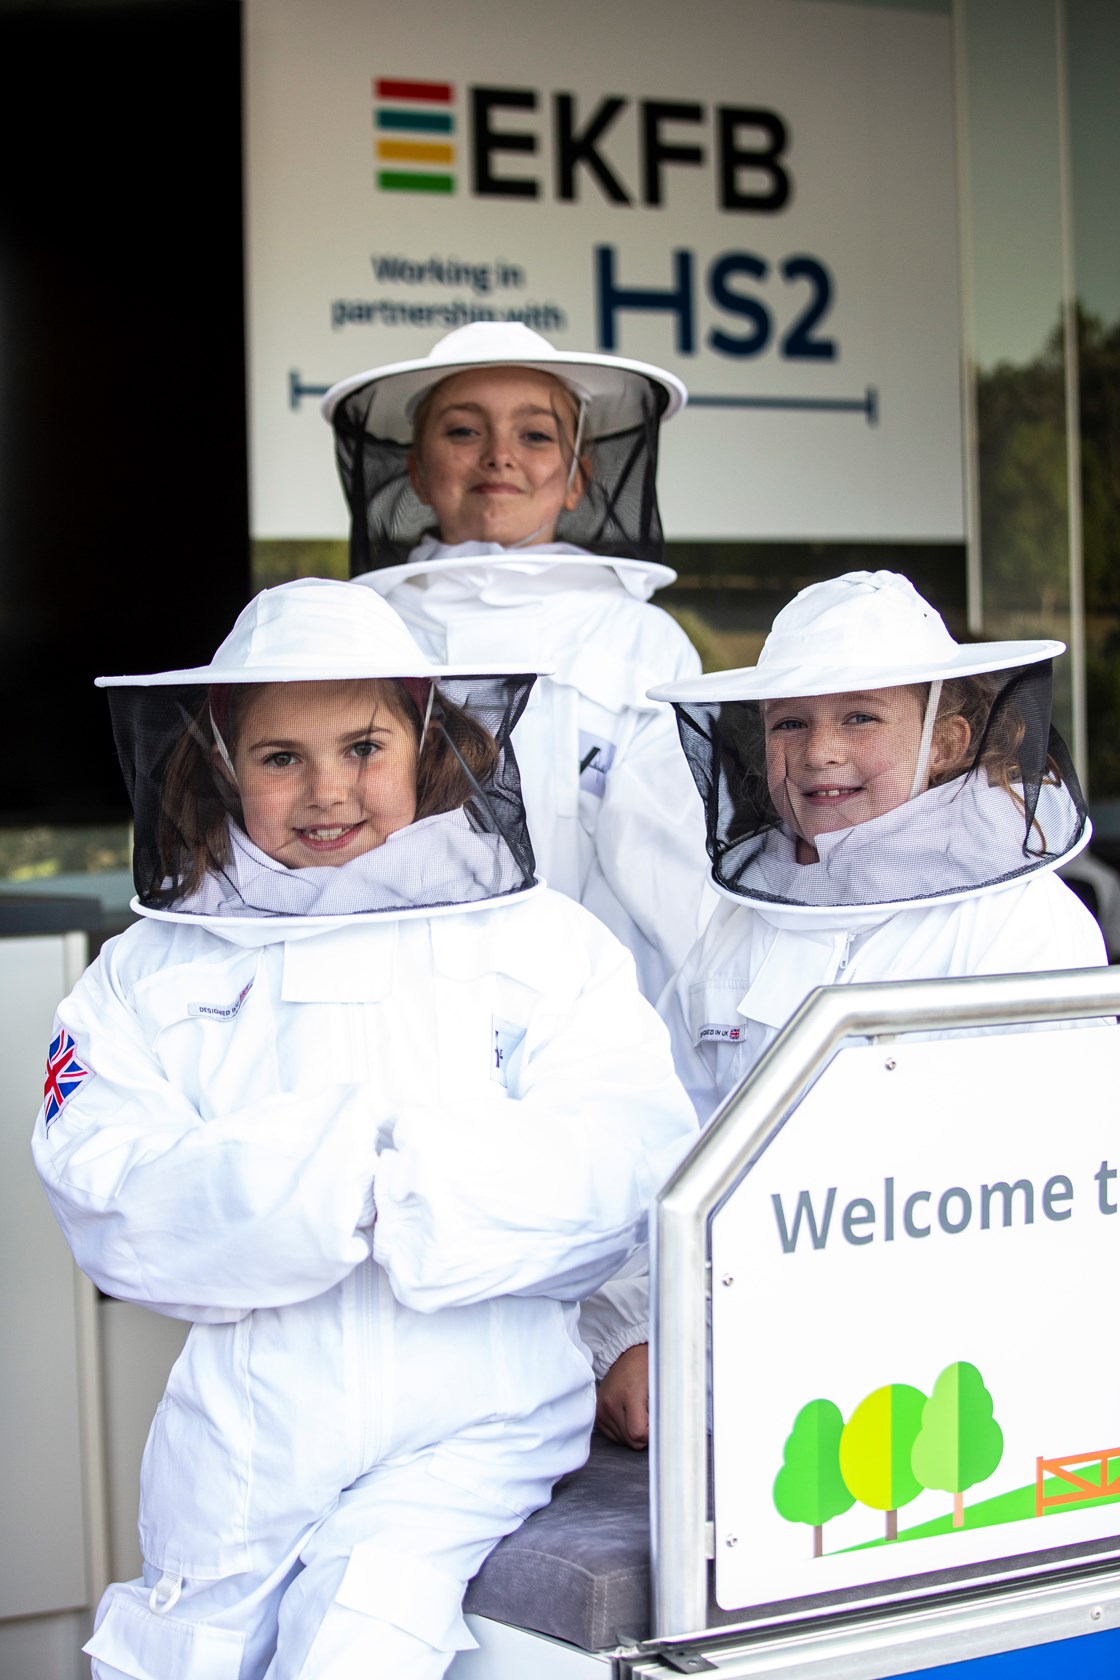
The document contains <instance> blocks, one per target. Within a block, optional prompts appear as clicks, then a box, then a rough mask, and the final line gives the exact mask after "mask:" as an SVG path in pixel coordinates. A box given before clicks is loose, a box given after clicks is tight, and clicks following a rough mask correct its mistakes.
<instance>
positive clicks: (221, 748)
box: [208, 706, 237, 787]
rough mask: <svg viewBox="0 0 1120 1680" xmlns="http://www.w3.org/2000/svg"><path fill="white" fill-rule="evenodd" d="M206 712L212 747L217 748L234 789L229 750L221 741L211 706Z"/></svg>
mask: <svg viewBox="0 0 1120 1680" xmlns="http://www.w3.org/2000/svg"><path fill="white" fill-rule="evenodd" d="M208 710H209V712H210V728H211V729H212V730H213V732H214V745H215V746H216V747H217V749H218V752H219V754H220V755H221V760H222V763H223V764H224V765H225V767H226V769H227V770H228V771H229V779H230V781H231V782H232V783H233V785H234V787H236V786H237V771H236V770H235V769H234V768H233V759H232V758H231V757H230V756H229V748H228V747H227V746H226V744H225V742H224V741H223V739H222V732H221V730H220V729H219V728H218V722H217V719H216V718H215V716H214V708H213V706H210V707H209V708H208Z"/></svg>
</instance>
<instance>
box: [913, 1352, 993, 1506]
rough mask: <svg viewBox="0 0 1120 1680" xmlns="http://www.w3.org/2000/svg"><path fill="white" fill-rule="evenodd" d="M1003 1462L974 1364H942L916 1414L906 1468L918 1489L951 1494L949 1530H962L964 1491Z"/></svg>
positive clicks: (989, 1403) (989, 1402)
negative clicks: (916, 1425) (916, 1426)
mask: <svg viewBox="0 0 1120 1680" xmlns="http://www.w3.org/2000/svg"><path fill="white" fill-rule="evenodd" d="M1002 1457H1003V1430H1002V1429H1001V1428H1000V1426H999V1424H998V1423H997V1422H996V1420H995V1418H994V1417H993V1416H992V1397H991V1395H990V1394H989V1393H988V1391H987V1389H986V1388H985V1387H984V1379H983V1377H982V1376H981V1375H980V1373H979V1371H978V1370H977V1369H976V1366H975V1365H969V1364H967V1363H966V1362H965V1361H964V1360H958V1362H957V1363H956V1364H955V1365H946V1367H945V1369H944V1370H943V1371H942V1373H941V1375H940V1376H939V1377H938V1379H937V1381H936V1382H935V1383H934V1385H933V1393H932V1394H931V1395H930V1397H929V1399H928V1400H927V1401H926V1403H925V1408H924V1410H923V1412H922V1427H921V1430H920V1431H919V1433H918V1437H917V1439H916V1440H915V1442H914V1447H913V1451H912V1452H911V1454H910V1467H911V1469H912V1470H913V1472H914V1474H915V1476H917V1478H918V1480H919V1481H920V1482H921V1484H922V1486H923V1487H927V1488H941V1489H942V1490H943V1491H944V1492H945V1493H951V1494H952V1495H953V1527H954V1528H962V1527H963V1526H964V1490H965V1488H970V1487H972V1486H973V1485H974V1484H975V1483H976V1482H982V1481H985V1480H986V1479H987V1477H989V1476H990V1475H991V1474H992V1472H993V1471H994V1470H995V1468H996V1466H997V1465H998V1464H999V1461H1000V1459H1001V1458H1002Z"/></svg>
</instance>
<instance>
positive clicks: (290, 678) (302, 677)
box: [94, 663, 552, 688]
mask: <svg viewBox="0 0 1120 1680" xmlns="http://www.w3.org/2000/svg"><path fill="white" fill-rule="evenodd" d="M551 675H552V668H551V666H550V667H548V668H543V667H542V668H541V669H540V670H537V671H526V670H525V668H524V667H523V666H521V665H495V664H492V663H491V664H487V665H431V666H429V667H428V668H427V670H418V669H417V667H416V666H415V665H408V666H407V667H405V666H402V665H398V664H393V665H392V666H390V667H384V666H376V667H375V666H371V665H369V664H357V663H346V664H339V665H332V666H331V667H330V668H329V669H328V668H326V667H324V666H322V665H258V666H255V667H254V668H253V669H252V670H247V669H246V668H245V666H244V665H238V666H236V667H231V666H226V665H195V666H191V667H190V668H188V669H187V670H183V671H152V672H149V673H148V674H147V675H146V676H123V677H95V678H94V687H95V688H175V687H181V688H187V687H190V686H194V687H198V686H199V685H205V686H211V685H213V684H219V683H287V682H393V681H399V680H400V679H402V678H406V677H407V678H418V679H419V680H420V681H423V680H424V679H425V678H428V679H429V680H431V681H432V682H439V680H440V679H441V678H442V677H449V678H450V677H464V678H471V677H522V678H527V677H548V676H551Z"/></svg>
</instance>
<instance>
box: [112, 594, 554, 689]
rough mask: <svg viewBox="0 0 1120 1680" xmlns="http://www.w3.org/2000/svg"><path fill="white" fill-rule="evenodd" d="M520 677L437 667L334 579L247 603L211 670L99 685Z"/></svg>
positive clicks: (500, 669) (374, 607) (389, 612)
mask: <svg viewBox="0 0 1120 1680" xmlns="http://www.w3.org/2000/svg"><path fill="white" fill-rule="evenodd" d="M535 674H537V675H540V674H541V673H540V672H539V671H538V672H537V673H535ZM521 675H528V673H526V672H525V667H524V664H516V663H515V664H504V663H500V662H499V663H497V664H495V663H494V661H492V660H491V661H489V662H488V663H487V664H485V665H438V664H436V663H434V662H433V661H432V660H431V659H429V658H428V655H427V654H426V653H424V652H423V650H422V649H421V648H420V646H419V644H418V643H417V642H416V641H415V639H414V638H413V636H412V634H411V633H410V631H409V630H408V628H407V627H406V625H405V624H404V622H403V620H402V619H401V618H400V617H399V616H398V615H397V613H395V612H394V611H393V608H392V607H391V606H390V605H389V603H388V602H387V601H385V600H383V599H382V597H381V596H380V595H378V594H377V592H376V591H375V590H372V589H366V588H363V586H362V585H361V584H355V583H343V582H340V581H339V580H338V579H336V578H297V579H296V580H295V581H294V582H292V583H282V584H279V585H277V586H276V588H274V589H265V590H262V592H261V593H260V594H259V595H258V596H256V598H255V599H254V600H252V601H250V602H249V605H248V606H247V607H245V608H244V609H243V610H242V612H241V613H240V614H239V615H238V618H237V622H236V623H235V624H234V627H233V629H232V630H231V631H230V633H229V635H228V636H227V637H226V639H225V641H224V642H223V643H222V644H221V646H220V647H219V648H218V651H217V652H216V653H215V655H214V657H213V659H212V660H211V661H210V663H209V664H208V665H196V666H193V667H190V668H188V669H186V670H181V671H155V672H151V673H149V674H148V675H147V676H122V677H98V678H97V679H96V681H97V687H98V688H157V687H158V688H170V687H175V686H180V685H184V684H190V683H206V684H220V683H267V682H317V681H323V682H329V681H336V682H337V681H349V680H352V679H355V678H359V679H360V678H391V677H428V678H431V679H433V680H435V681H438V680H439V679H440V678H441V677H475V676H493V677H499V676H521Z"/></svg>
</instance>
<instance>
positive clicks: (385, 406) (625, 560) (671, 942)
mask: <svg viewBox="0 0 1120 1680" xmlns="http://www.w3.org/2000/svg"><path fill="white" fill-rule="evenodd" d="M684 402H685V391H684V387H683V386H682V385H681V383H680V381H679V380H677V379H676V378H674V376H673V375H672V374H669V373H666V372H664V371H663V370H662V369H660V368H655V367H650V366H647V365H646V364H645V363H642V362H632V361H627V360H624V359H623V358H621V357H616V356H604V355H596V354H590V353H588V354H581V353H576V352H571V351H559V350H556V349H555V348H554V347H553V346H552V345H551V344H550V343H549V342H548V340H547V339H545V338H542V337H541V336H540V335H539V334H538V333H535V332H532V331H530V329H529V328H528V327H525V326H523V325H520V324H516V323H515V324H506V323H498V322H479V323H476V324H475V325H472V326H467V327H462V328H459V329H458V330H457V331H455V332H452V333H449V334H448V335H447V336H446V337H445V338H443V339H441V340H440V341H439V343H438V344H436V345H435V347H434V348H433V349H432V350H431V352H430V353H429V354H428V355H427V356H424V357H420V358H417V359H415V360H413V361H408V362H398V363H394V364H393V365H391V366H388V367H383V368H376V369H374V370H373V371H372V372H369V373H363V374H358V375H356V376H355V377H354V378H352V379H347V380H344V381H342V383H341V384H339V385H336V386H334V387H333V389H332V390H331V391H329V392H328V394H327V396H326V398H325V400H324V404H323V410H324V413H325V415H326V416H327V418H328V419H329V420H330V422H331V425H332V426H333V428H334V432H335V440H336V445H337V454H338V463H339V470H340V473H341V476H342V481H343V486H344V489H345V491H346V496H347V500H348V502H349V505H350V516H351V537H350V554H351V571H352V572H353V573H354V574H356V575H359V581H361V582H362V583H365V584H368V585H370V586H371V587H372V588H374V589H376V590H377V591H378V592H379V593H380V594H382V595H384V596H385V598H386V599H387V600H388V601H390V602H391V603H392V605H393V606H394V607H395V608H396V610H397V611H398V612H399V613H400V614H401V616H402V617H403V618H404V619H405V621H406V622H407V624H408V625H409V627H410V629H412V631H413V632H414V634H415V635H416V637H417V639H418V640H419V641H420V643H421V645H422V646H424V647H425V648H426V649H427V650H428V652H429V653H431V654H432V655H433V656H434V657H435V658H438V659H469V660H472V661H478V660H483V661H486V660H492V659H514V658H517V659H522V660H528V661H529V662H530V663H531V664H534V665H535V666H540V665H545V666H547V667H549V668H550V669H551V671H552V674H551V676H547V677H544V678H542V679H541V681H540V682H539V683H538V684H537V687H536V689H535V690H534V692H533V694H532V695H531V697H530V700H529V704H528V706H527V708H526V712H525V716H524V718H523V719H522V721H521V723H520V724H519V725H518V731H517V756H518V763H519V764H520V766H521V773H522V779H523V783H524V787H525V805H526V810H527V811H528V816H529V827H530V832H531V833H532V836H533V845H534V847H535V848H536V853H537V861H538V864H539V865H540V869H541V873H542V875H543V876H544V878H545V879H546V880H547V881H548V884H549V885H550V886H552V887H556V888H558V889H559V891H561V892H563V893H565V894H567V896H568V897H570V898H574V899H577V900H578V901H579V902H580V903H581V904H583V905H585V906H586V908H587V909H589V910H591V911H592V912H593V913H594V914H595V915H597V916H598V917H599V918H600V920H602V921H604V922H605V923H606V924H607V926H608V927H609V928H610V929H611V931H612V932H613V933H615V934H617V936H618V937H619V938H620V939H621V940H622V942H623V944H624V945H626V946H627V947H628V948H629V950H630V951H631V952H632V954H633V956H634V960H635V963H636V965H637V969H638V980H639V984H640V985H641V987H642V990H643V991H644V992H645V994H646V996H647V997H648V998H649V999H650V1000H651V1001H656V999H657V997H658V995H659V993H660V991H661V989H662V987H663V986H664V985H665V982H666V981H667V980H668V979H669V977H670V976H671V975H672V974H673V973H674V972H675V970H676V969H677V967H678V966H679V964H680V963H681V962H682V961H683V959H684V957H685V955H686V954H687V952H688V951H689V949H690V948H691V946H692V943H693V941H694V940H695V938H696V936H697V934H698V933H699V931H700V929H701V927H702V925H703V923H704V921H705V920H706V917H707V914H708V913H709V911H710V910H711V908H712V907H713V906H714V903H715V899H714V897H713V896H712V895H711V894H710V892H709V891H708V889H707V887H706V883H705V869H704V851H703V845H704V836H703V823H702V820H701V814H700V812H699V811H698V810H697V807H696V798H695V794H694V793H693V790H692V787H691V783H690V781H689V776H688V771H687V769H686V767H685V765H684V763H683V761H682V760H681V756H680V752H679V750H678V747H677V742H676V732H675V730H674V727H673V718H672V713H671V711H670V709H669V708H668V707H667V706H664V705H660V704H659V703H658V702H656V701H651V700H649V699H648V698H647V695H646V690H647V688H649V686H650V684H651V683H653V682H655V681H657V680H659V679H660V680H664V679H665V678H666V677H667V676H675V677H689V676H693V675H695V674H696V673H697V672H698V671H699V668H700V664H699V660H698V658H697V655H696V652H695V650H694V649H693V647H692V646H691V644H690V643H689V641H688V640H687V638H686V637H685V635H684V633H683V632H682V631H681V630H680V629H679V627H678V626H677V625H676V624H675V623H674V621H673V620H672V619H671V618H670V617H669V616H668V615H667V614H666V613H664V612H662V611H661V610H660V609H659V608H658V607H655V606H653V605H651V604H650V601H649V597H650V596H651V595H652V594H653V592H654V590H656V589H660V588H662V587H663V586H664V585H665V584H667V583H672V582H673V579H674V575H675V574H674V573H673V572H671V571H670V570H669V569H668V568H667V567H666V566H664V565H662V564H661V563H660V561H661V558H662V555H663V552H664V542H663V539H662V534H661V526H660V520H659V516H658V510H657V493H656V485H655V475H656V468H657V444H658V435H659V428H660V424H661V421H662V420H663V419H665V420H667V419H669V418H671V417H672V416H673V415H674V414H675V413H677V412H678V410H679V409H680V408H682V407H683V405H684Z"/></svg>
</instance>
